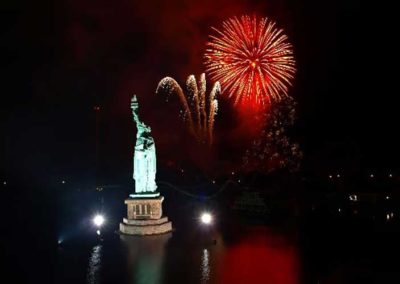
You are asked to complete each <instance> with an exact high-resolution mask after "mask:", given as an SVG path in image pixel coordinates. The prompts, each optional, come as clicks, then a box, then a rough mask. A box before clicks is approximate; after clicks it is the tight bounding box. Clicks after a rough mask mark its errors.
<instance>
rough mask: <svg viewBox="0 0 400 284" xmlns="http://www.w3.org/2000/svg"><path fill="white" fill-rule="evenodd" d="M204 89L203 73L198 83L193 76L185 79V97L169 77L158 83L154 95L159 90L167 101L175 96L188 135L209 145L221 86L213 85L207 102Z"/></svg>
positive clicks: (179, 87) (211, 141)
mask: <svg viewBox="0 0 400 284" xmlns="http://www.w3.org/2000/svg"><path fill="white" fill-rule="evenodd" d="M199 87H200V88H199ZM206 89H207V88H206V78H205V74H204V73H203V74H201V75H200V80H199V82H198V83H197V82H196V78H195V77H194V75H190V76H189V77H188V78H187V80H186V90H187V93H186V95H185V93H184V92H183V90H182V88H181V86H180V85H179V84H178V82H177V81H176V80H175V79H173V78H171V77H165V78H163V79H162V80H161V81H160V82H159V83H158V86H157V90H156V93H159V92H160V90H163V91H165V92H166V93H167V95H168V96H167V101H168V98H169V96H170V95H172V94H176V95H177V96H178V98H179V101H180V103H181V105H182V110H181V115H182V118H183V120H184V121H185V122H186V123H187V125H188V129H189V132H190V134H192V135H193V136H194V137H195V138H196V139H197V140H198V141H200V142H205V143H208V144H209V145H211V144H212V143H213V130H214V122H215V116H216V115H217V112H218V99H217V96H218V95H219V94H220V93H221V86H220V84H219V82H216V83H215V84H214V86H213V87H212V89H211V92H210V94H209V96H208V100H207V96H206Z"/></svg>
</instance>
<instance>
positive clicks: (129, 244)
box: [0, 192, 400, 284]
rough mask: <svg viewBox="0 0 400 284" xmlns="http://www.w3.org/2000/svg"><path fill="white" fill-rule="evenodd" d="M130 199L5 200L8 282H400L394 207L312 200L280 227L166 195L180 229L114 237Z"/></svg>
mask: <svg viewBox="0 0 400 284" xmlns="http://www.w3.org/2000/svg"><path fill="white" fill-rule="evenodd" d="M124 194H125V193H121V194H120V195H118V194H116V193H115V192H113V193H112V196H114V197H112V198H111V197H107V198H106V200H107V201H106V202H105V203H101V202H100V203H98V202H97V201H98V200H99V199H97V198H96V197H93V196H90V195H85V193H74V194H72V195H73V196H74V197H72V195H71V194H70V193H68V194H67V196H66V195H65V194H64V193H63V195H62V198H58V199H57V198H55V199H54V196H46V195H40V198H37V199H35V197H34V196H29V195H28V196H25V195H23V196H18V195H15V194H14V193H13V194H12V195H9V196H7V195H6V196H3V197H6V198H3V199H2V201H3V202H2V204H1V205H2V206H1V210H2V212H1V216H2V230H1V231H2V235H1V236H0V240H1V242H0V245H1V247H0V248H1V254H0V257H1V260H2V263H5V264H4V265H2V266H1V272H2V273H1V274H0V275H1V276H0V277H1V279H3V281H2V283H60V284H63V283H88V284H92V283H122V284H123V283H138V284H152V283H174V284H175V283H177V284H179V283H233V284H236V283H269V284H275V283H276V284H303V283H304V284H308V283H315V284H317V283H319V284H323V283H327V284H328V283H400V281H398V280H399V279H400V277H399V272H398V268H397V266H398V260H397V256H398V255H400V246H399V244H398V239H399V236H400V233H399V232H400V230H399V221H398V220H399V212H398V211H396V208H398V207H397V205H396V204H391V207H390V208H388V209H387V210H390V212H391V213H387V212H386V211H385V210H386V209H385V210H383V209H382V210H381V208H378V209H379V210H378V209H377V208H376V207H374V208H370V207H366V208H364V207H363V206H360V204H354V205H353V204H351V205H344V204H342V203H340V204H337V202H336V201H335V202H333V203H325V204H323V206H319V207H318V206H314V205H311V204H310V206H309V209H302V210H301V211H302V213H301V214H297V215H295V216H293V215H290V214H287V215H284V214H278V215H280V216H285V217H284V218H280V219H279V220H275V221H274V220H265V219H263V220H259V219H258V218H256V216H253V217H250V218H246V219H243V218H239V217H240V216H237V215H235V214H234V213H232V212H231V211H229V210H227V209H226V206H225V203H223V202H215V203H214V204H210V203H207V204H206V203H204V202H201V201H196V202H194V201H193V200H190V199H186V198H176V197H174V196H168V197H167V198H166V200H167V201H168V203H166V204H165V209H166V210H165V211H166V212H167V215H168V216H169V217H170V219H171V220H172V221H173V226H174V228H175V231H174V232H173V233H169V234H164V235H159V236H148V237H133V236H124V235H119V234H117V233H116V232H115V230H116V229H117V228H118V222H120V221H121V219H122V217H123V216H124V214H125V208H124V205H123V203H122V200H123V196H124ZM35 196H36V195H35ZM54 200H58V202H55V201H54ZM60 200H61V201H60ZM94 200H96V202H94ZM300 203H301V202H300V201H299V202H297V203H296V204H297V205H296V206H297V207H299V205H298V204H300ZM99 204H101V206H102V207H103V211H104V212H105V213H106V216H107V223H106V225H105V227H104V228H103V229H102V235H101V237H98V236H97V235H96V228H94V227H93V225H92V224H91V220H90V218H91V217H92V216H93V213H95V212H96V210H97V209H98V208H96V206H98V205H99ZM285 204H286V203H285ZM317 204H322V203H321V202H317ZM296 206H295V207H296ZM307 206H308V205H307ZM307 206H306V207H307ZM300 207H301V206H300ZM205 208H206V209H208V210H210V211H212V212H213V213H214V215H215V218H216V222H215V223H214V224H213V225H212V226H209V227H207V226H204V225H202V224H201V223H200V222H199V220H198V215H199V212H201V210H203V209H205ZM307 208H308V207H307ZM339 208H340V209H341V210H338V209H339ZM388 212H389V211H388ZM272 213H273V212H271V213H268V214H272ZM388 214H389V215H388ZM387 216H389V217H390V219H387ZM391 216H393V217H391ZM3 226H4V227H3ZM5 279H12V281H11V282H4V281H5Z"/></svg>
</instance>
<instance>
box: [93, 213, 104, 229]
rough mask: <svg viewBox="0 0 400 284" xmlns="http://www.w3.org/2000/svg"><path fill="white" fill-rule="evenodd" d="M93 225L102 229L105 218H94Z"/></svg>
mask: <svg viewBox="0 0 400 284" xmlns="http://www.w3.org/2000/svg"><path fill="white" fill-rule="evenodd" d="M93 223H94V224H95V225H96V226H97V227H101V226H102V225H103V224H104V217H103V216H102V215H96V216H94V218H93Z"/></svg>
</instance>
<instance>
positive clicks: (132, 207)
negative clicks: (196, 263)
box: [119, 96, 172, 236]
mask: <svg viewBox="0 0 400 284" xmlns="http://www.w3.org/2000/svg"><path fill="white" fill-rule="evenodd" d="M131 108H132V114H133V120H134V121H135V123H136V127H137V134H136V145H135V154H134V158H133V179H134V180H135V193H133V194H129V198H128V199H125V204H126V206H127V218H123V220H122V222H121V223H120V224H119V231H120V233H121V234H126V235H139V236H145V235H155V234H163V233H168V232H171V231H172V223H171V221H168V217H167V216H165V215H163V211H162V202H163V201H164V196H162V195H160V192H158V191H157V185H156V172H157V169H156V146H155V144H154V139H153V137H151V129H150V127H149V126H147V125H146V124H144V123H143V122H142V121H140V119H139V105H138V101H137V99H136V96H133V97H132V100H131Z"/></svg>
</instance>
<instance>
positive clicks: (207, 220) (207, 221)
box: [200, 213, 213, 225]
mask: <svg viewBox="0 0 400 284" xmlns="http://www.w3.org/2000/svg"><path fill="white" fill-rule="evenodd" d="M200 219H201V222H202V223H203V224H206V225H209V224H211V223H212V221H213V218H212V216H211V214H210V213H203V214H201V217H200Z"/></svg>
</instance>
